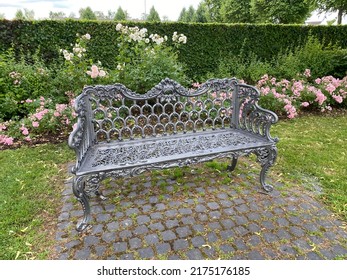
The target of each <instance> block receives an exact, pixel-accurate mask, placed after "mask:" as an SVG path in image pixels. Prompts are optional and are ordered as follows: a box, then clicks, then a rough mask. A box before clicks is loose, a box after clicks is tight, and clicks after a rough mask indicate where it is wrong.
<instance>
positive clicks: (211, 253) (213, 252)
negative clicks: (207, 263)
mask: <svg viewBox="0 0 347 280" xmlns="http://www.w3.org/2000/svg"><path fill="white" fill-rule="evenodd" d="M200 250H201V252H202V253H203V254H205V255H206V256H207V258H209V259H213V260H214V259H216V256H217V252H216V250H215V249H214V248H209V247H205V248H201V249H200Z"/></svg>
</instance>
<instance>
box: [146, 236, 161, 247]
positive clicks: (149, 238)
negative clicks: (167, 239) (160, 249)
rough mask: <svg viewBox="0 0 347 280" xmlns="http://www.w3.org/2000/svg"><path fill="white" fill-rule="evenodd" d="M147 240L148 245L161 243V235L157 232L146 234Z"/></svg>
mask: <svg viewBox="0 0 347 280" xmlns="http://www.w3.org/2000/svg"><path fill="white" fill-rule="evenodd" d="M145 241H146V243H147V244H148V245H153V244H157V243H159V237H158V235H157V234H155V233H152V234H149V235H146V236H145Z"/></svg>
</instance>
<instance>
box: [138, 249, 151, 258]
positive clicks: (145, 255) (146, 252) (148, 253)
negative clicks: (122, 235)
mask: <svg viewBox="0 0 347 280" xmlns="http://www.w3.org/2000/svg"><path fill="white" fill-rule="evenodd" d="M137 252H138V253H139V255H140V258H141V259H151V258H153V257H154V251H153V249H152V248H142V249H139V250H137Z"/></svg>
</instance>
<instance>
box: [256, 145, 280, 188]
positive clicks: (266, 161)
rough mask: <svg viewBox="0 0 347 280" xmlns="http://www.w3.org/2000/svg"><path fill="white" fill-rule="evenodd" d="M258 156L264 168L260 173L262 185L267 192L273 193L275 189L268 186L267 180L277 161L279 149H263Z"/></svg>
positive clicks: (258, 152)
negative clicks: (270, 169)
mask: <svg viewBox="0 0 347 280" xmlns="http://www.w3.org/2000/svg"><path fill="white" fill-rule="evenodd" d="M256 154H257V157H258V161H259V162H260V164H261V167H262V168H261V171H260V184H261V186H262V188H263V189H264V190H265V191H267V192H271V191H272V190H273V189H274V188H273V186H272V185H269V184H267V183H266V182H265V179H266V175H267V172H268V171H269V168H270V167H271V166H273V165H274V163H275V161H276V158H277V148H276V146H271V147H265V148H261V149H259V150H258V151H257V152H256Z"/></svg>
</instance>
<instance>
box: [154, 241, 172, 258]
mask: <svg viewBox="0 0 347 280" xmlns="http://www.w3.org/2000/svg"><path fill="white" fill-rule="evenodd" d="M155 248H156V251H157V254H159V255H164V254H167V253H168V252H170V251H171V247H170V244H169V243H158V244H156V245H155Z"/></svg>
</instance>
